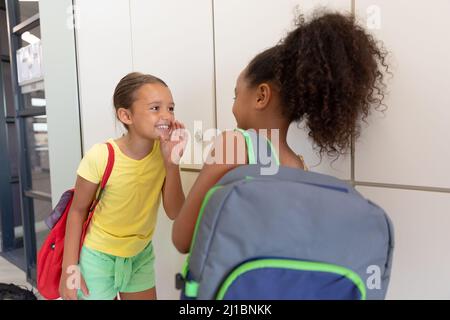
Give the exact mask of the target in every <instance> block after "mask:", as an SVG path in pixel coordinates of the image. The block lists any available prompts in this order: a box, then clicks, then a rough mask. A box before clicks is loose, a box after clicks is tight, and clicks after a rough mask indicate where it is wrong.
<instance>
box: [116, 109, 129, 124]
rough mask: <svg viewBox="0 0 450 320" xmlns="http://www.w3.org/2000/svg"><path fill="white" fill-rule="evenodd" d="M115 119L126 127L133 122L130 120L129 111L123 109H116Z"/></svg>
mask: <svg viewBox="0 0 450 320" xmlns="http://www.w3.org/2000/svg"><path fill="white" fill-rule="evenodd" d="M117 118H119V120H120V122H122V123H123V124H126V125H130V124H133V120H132V119H131V110H129V109H125V108H119V109H117Z"/></svg>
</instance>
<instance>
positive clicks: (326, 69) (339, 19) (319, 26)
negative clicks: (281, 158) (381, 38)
mask: <svg viewBox="0 0 450 320" xmlns="http://www.w3.org/2000/svg"><path fill="white" fill-rule="evenodd" d="M386 57H387V52H386V50H385V49H384V47H383V45H382V44H381V43H380V42H378V41H376V40H375V39H374V38H373V36H372V35H370V34H369V33H367V32H366V31H365V30H364V28H363V27H361V26H359V25H358V24H357V22H356V21H355V18H354V17H353V16H352V15H350V14H349V15H343V14H340V13H331V12H326V11H323V10H320V11H316V12H315V13H314V14H313V16H312V19H311V20H310V21H305V19H304V18H303V16H301V17H300V19H298V21H297V22H296V28H295V29H294V30H293V31H291V32H289V33H288V34H287V36H286V37H285V38H284V39H282V40H281V41H280V43H279V44H278V45H276V46H274V47H272V48H270V49H267V50H266V51H264V52H262V53H260V54H258V55H257V56H256V57H255V58H253V60H252V61H251V62H250V63H249V65H248V67H247V69H246V70H247V71H246V74H245V75H246V79H247V81H248V82H249V84H250V85H251V86H256V85H259V84H261V83H262V82H267V81H269V82H273V83H274V84H276V85H277V86H278V87H279V90H280V96H281V101H282V107H283V109H282V112H283V114H284V115H285V116H286V117H287V119H288V120H289V121H290V122H293V121H298V122H300V121H302V120H305V121H306V126H307V128H308V135H309V137H311V138H312V139H313V142H314V146H315V148H316V149H318V151H319V154H320V156H321V157H322V155H323V154H324V153H326V154H327V155H328V156H330V157H336V158H337V157H339V155H341V154H344V153H346V152H347V151H348V149H349V147H350V146H351V141H352V139H356V138H357V137H358V136H359V134H360V120H362V121H364V120H365V119H366V118H367V116H368V115H369V112H370V110H371V108H372V107H374V108H376V109H377V108H379V107H380V106H382V105H383V106H384V104H383V99H384V96H385V90H386V85H385V83H384V77H385V75H384V73H383V69H384V71H386V72H388V73H390V72H389V67H388V64H387V62H386Z"/></svg>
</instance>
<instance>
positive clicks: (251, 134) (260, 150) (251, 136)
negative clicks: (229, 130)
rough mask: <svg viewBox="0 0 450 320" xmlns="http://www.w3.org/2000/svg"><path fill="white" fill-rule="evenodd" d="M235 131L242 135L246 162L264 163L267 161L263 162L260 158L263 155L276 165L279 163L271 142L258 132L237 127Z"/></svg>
mask: <svg viewBox="0 0 450 320" xmlns="http://www.w3.org/2000/svg"><path fill="white" fill-rule="evenodd" d="M236 131H238V132H240V133H241V134H242V135H243V136H244V139H245V144H246V146H247V155H248V164H259V165H266V164H267V163H263V162H264V161H263V159H261V158H262V156H264V157H269V158H270V160H271V161H273V162H274V163H276V164H277V165H278V166H279V165H280V160H279V158H278V154H277V151H276V150H275V148H274V146H273V144H272V142H271V141H270V140H269V139H267V138H266V137H265V136H264V135H261V134H258V132H256V130H254V129H249V130H243V129H239V128H238V129H236ZM264 144H266V146H265V145H264ZM264 160H265V159H264Z"/></svg>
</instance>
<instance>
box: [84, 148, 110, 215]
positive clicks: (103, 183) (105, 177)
mask: <svg viewBox="0 0 450 320" xmlns="http://www.w3.org/2000/svg"><path fill="white" fill-rule="evenodd" d="M106 146H107V147H108V162H107V163H106V168H105V172H104V173H103V177H102V181H101V183H100V191H99V193H98V195H97V198H96V199H95V200H94V202H92V205H91V208H90V209H89V212H93V211H94V209H95V207H96V206H97V204H98V203H99V202H100V199H101V198H102V195H103V191H104V190H105V187H106V184H107V183H108V180H109V177H110V176H111V172H112V169H113V167H114V161H115V154H114V148H113V146H112V145H111V144H110V143H109V142H107V143H106ZM90 218H91V217H90V216H89V220H90Z"/></svg>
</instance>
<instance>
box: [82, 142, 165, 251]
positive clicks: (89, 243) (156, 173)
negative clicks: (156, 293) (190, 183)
mask: <svg viewBox="0 0 450 320" xmlns="http://www.w3.org/2000/svg"><path fill="white" fill-rule="evenodd" d="M108 142H110V143H111V145H112V146H113V148H114V152H115V162H114V168H113V170H112V173H111V176H110V178H109V180H108V183H107V184H106V188H105V191H104V193H103V196H102V199H101V200H100V203H99V204H98V205H97V208H96V210H95V213H94V216H93V218H92V220H91V224H90V226H89V229H88V232H87V234H86V238H85V242H84V245H85V246H86V247H88V248H91V249H94V250H98V251H101V252H104V253H107V254H111V255H114V256H118V257H132V256H135V255H137V254H138V253H139V252H141V251H142V250H143V249H144V248H145V247H146V246H147V244H148V243H149V242H150V241H151V239H152V236H153V232H154V229H155V226H156V218H157V212H158V207H159V204H160V202H161V190H162V186H163V183H164V179H165V176H166V171H165V167H164V162H163V158H162V155H161V151H160V148H159V141H155V143H154V145H153V149H152V151H151V152H150V153H149V154H148V155H147V156H146V157H145V158H143V159H141V160H134V159H131V158H129V157H127V156H126V155H125V154H123V153H122V151H121V150H120V148H119V147H118V146H117V144H116V143H115V142H114V140H113V139H110V140H108ZM107 159H108V149H107V146H106V144H96V145H94V146H93V147H92V148H91V149H90V150H89V151H88V152H87V153H86V155H85V156H84V157H83V159H82V160H81V163H80V165H79V167H78V170H77V174H78V175H79V176H81V177H82V178H84V179H86V180H88V181H90V182H92V183H96V184H98V183H100V181H101V179H102V176H103V172H104V170H105V167H106V163H107Z"/></svg>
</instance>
